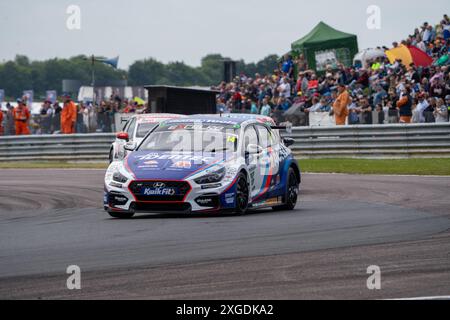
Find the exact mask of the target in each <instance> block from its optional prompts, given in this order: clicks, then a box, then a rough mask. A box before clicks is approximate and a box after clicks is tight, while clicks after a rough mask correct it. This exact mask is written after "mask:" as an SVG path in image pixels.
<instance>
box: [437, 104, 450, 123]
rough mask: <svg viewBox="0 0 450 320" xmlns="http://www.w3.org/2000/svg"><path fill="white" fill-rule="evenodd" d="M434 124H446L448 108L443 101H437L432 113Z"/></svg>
mask: <svg viewBox="0 0 450 320" xmlns="http://www.w3.org/2000/svg"><path fill="white" fill-rule="evenodd" d="M434 117H435V119H436V123H443V122H448V108H447V106H446V105H445V102H444V100H443V99H438V100H437V104H436V109H435V111H434Z"/></svg>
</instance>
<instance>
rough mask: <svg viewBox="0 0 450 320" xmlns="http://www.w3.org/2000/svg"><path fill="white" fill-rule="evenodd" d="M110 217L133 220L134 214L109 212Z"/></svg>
mask: <svg viewBox="0 0 450 320" xmlns="http://www.w3.org/2000/svg"><path fill="white" fill-rule="evenodd" d="M108 213H109V215H110V216H111V217H113V218H116V219H131V218H133V216H134V213H131V212H111V211H108Z"/></svg>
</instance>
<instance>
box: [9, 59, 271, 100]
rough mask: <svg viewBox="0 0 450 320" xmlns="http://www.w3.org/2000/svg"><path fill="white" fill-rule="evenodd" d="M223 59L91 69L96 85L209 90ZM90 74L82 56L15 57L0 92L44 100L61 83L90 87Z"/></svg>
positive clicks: (260, 69)
mask: <svg viewBox="0 0 450 320" xmlns="http://www.w3.org/2000/svg"><path fill="white" fill-rule="evenodd" d="M224 59H225V57H223V56H222V55H220V54H210V55H207V56H205V57H204V58H202V60H201V65H200V66H199V67H192V66H189V65H187V64H185V63H184V62H178V61H177V62H169V63H162V62H160V61H158V60H156V59H153V58H148V59H143V60H139V61H136V62H134V63H133V64H132V65H130V67H129V69H128V70H123V69H114V68H112V67H110V66H108V65H105V64H103V63H95V64H94V68H95V77H96V83H97V84H105V83H108V81H110V80H127V82H128V85H130V86H142V85H174V86H211V85H216V84H218V83H220V82H221V81H222V78H223V60H224ZM278 60H279V57H278V56H277V55H269V56H267V57H266V58H264V59H262V60H260V61H258V62H256V63H246V62H245V61H244V60H239V61H237V72H238V74H240V73H244V74H246V75H249V76H253V75H254V74H255V73H260V74H270V73H272V71H273V70H274V69H275V68H276V67H277V64H278ZM91 72H92V66H91V63H90V61H89V58H88V57H86V56H84V55H78V56H75V57H72V58H70V59H59V58H54V59H48V60H44V61H31V60H30V59H29V58H28V57H27V56H23V55H17V56H16V57H15V59H14V60H12V61H7V62H5V63H0V89H4V90H5V94H6V96H7V97H9V98H14V97H19V96H21V95H22V92H23V90H34V91H35V96H36V97H39V96H44V95H45V91H46V90H57V91H58V93H59V94H61V93H62V80H63V79H75V80H80V81H81V83H82V84H83V85H90V83H91Z"/></svg>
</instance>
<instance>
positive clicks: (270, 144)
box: [256, 124, 278, 200]
mask: <svg viewBox="0 0 450 320" xmlns="http://www.w3.org/2000/svg"><path fill="white" fill-rule="evenodd" d="M256 132H257V133H258V146H259V147H260V150H261V153H260V154H259V158H258V163H259V165H258V171H259V176H260V179H261V188H260V191H259V197H260V200H264V199H265V198H266V197H267V195H268V191H269V189H270V186H271V184H272V180H273V177H274V176H276V175H277V174H278V161H277V155H276V152H277V151H276V148H274V143H275V141H274V135H273V132H272V131H271V130H270V129H269V128H267V127H266V126H264V125H259V124H258V125H256Z"/></svg>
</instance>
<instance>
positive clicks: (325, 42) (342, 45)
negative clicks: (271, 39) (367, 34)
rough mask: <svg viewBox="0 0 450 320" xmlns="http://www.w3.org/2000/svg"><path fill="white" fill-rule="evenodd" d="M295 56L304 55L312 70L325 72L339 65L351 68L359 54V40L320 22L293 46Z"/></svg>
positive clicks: (352, 35)
mask: <svg viewBox="0 0 450 320" xmlns="http://www.w3.org/2000/svg"><path fill="white" fill-rule="evenodd" d="M292 52H293V54H294V55H299V54H303V55H304V56H305V58H306V60H307V61H308V66H309V68H310V69H313V70H316V71H319V72H321V71H324V70H325V69H326V67H327V66H329V65H331V66H332V68H336V67H337V64H338V63H343V64H344V65H346V66H351V65H352V61H353V57H354V56H355V55H356V54H357V53H358V38H357V37H356V35H354V34H349V33H345V32H341V31H338V30H336V29H334V28H332V27H330V26H329V25H327V24H326V23H324V22H320V23H319V24H318V25H317V26H316V27H315V28H314V29H313V30H312V31H311V32H310V33H308V34H307V35H306V36H304V37H303V38H301V39H300V40H297V41H296V42H294V43H293V44H292Z"/></svg>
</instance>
